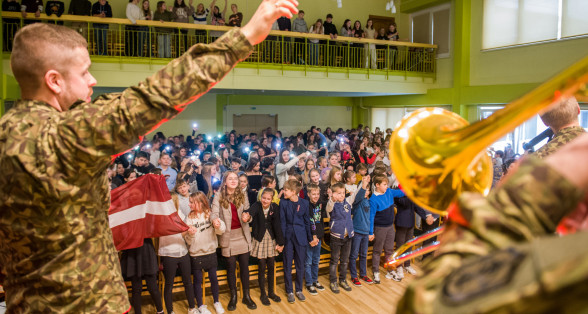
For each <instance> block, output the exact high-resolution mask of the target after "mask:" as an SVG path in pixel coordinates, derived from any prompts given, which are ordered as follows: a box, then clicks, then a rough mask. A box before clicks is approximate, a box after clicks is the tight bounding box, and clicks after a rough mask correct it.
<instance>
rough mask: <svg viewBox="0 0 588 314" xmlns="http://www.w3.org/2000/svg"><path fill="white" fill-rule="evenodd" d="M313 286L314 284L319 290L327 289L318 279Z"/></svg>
mask: <svg viewBox="0 0 588 314" xmlns="http://www.w3.org/2000/svg"><path fill="white" fill-rule="evenodd" d="M313 286H314V287H315V288H316V290H318V291H325V287H323V285H321V283H320V282H318V281H317V282H315V283H314V285H313Z"/></svg>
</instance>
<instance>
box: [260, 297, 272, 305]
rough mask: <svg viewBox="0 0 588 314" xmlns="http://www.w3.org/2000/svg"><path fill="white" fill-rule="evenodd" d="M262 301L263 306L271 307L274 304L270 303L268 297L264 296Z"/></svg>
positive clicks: (261, 298)
mask: <svg viewBox="0 0 588 314" xmlns="http://www.w3.org/2000/svg"><path fill="white" fill-rule="evenodd" d="M259 299H260V300H261V304H263V305H271V304H272V303H271V302H270V300H269V298H268V297H267V295H265V294H264V295H262V296H261V297H260V298H259Z"/></svg>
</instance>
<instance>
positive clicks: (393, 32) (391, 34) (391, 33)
mask: <svg viewBox="0 0 588 314" xmlns="http://www.w3.org/2000/svg"><path fill="white" fill-rule="evenodd" d="M386 36H387V37H388V40H391V41H398V39H399V38H400V37H399V36H398V30H397V29H396V23H392V24H390V26H389V27H388V33H387V34H386ZM396 55H398V48H397V47H396V46H390V56H389V60H390V67H391V69H392V70H396Z"/></svg>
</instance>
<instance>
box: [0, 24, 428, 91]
mask: <svg viewBox="0 0 588 314" xmlns="http://www.w3.org/2000/svg"><path fill="white" fill-rule="evenodd" d="M2 19H3V23H4V24H3V28H4V32H3V50H4V52H5V53H10V50H11V40H12V38H13V36H14V33H15V32H16V31H17V30H18V28H20V27H21V26H22V25H24V24H25V23H30V22H34V21H43V22H47V23H56V24H62V25H66V26H68V27H72V28H75V29H76V30H78V31H79V32H80V34H82V35H83V36H84V37H85V38H86V40H87V41H88V51H89V53H90V56H91V57H92V61H93V62H94V63H96V62H98V63H99V62H105V63H113V62H114V63H131V64H155V65H157V64H160V65H163V64H166V63H167V62H169V60H170V59H172V58H176V57H178V56H179V55H181V54H182V53H184V52H185V51H186V50H187V49H188V48H189V47H190V46H192V45H194V44H198V43H210V42H213V41H214V40H215V39H216V38H218V37H219V36H221V35H222V34H223V33H224V32H226V31H228V30H230V29H231V28H230V27H224V26H211V25H197V24H189V23H174V22H166V23H162V22H157V21H137V24H131V23H130V21H129V20H127V19H119V18H99V17H89V16H88V17H86V16H84V17H80V16H75V15H62V16H61V17H59V18H57V17H56V16H46V15H45V14H42V15H41V17H39V18H35V17H34V16H33V14H30V13H29V14H28V16H27V18H26V19H23V17H22V15H21V14H20V13H19V12H2ZM436 51H437V47H436V46H435V45H429V44H417V43H410V42H397V41H383V40H370V39H356V38H349V37H339V38H337V39H334V40H332V39H331V38H330V37H329V36H324V35H315V34H304V33H294V32H284V31H272V32H271V33H270V36H269V37H268V38H267V39H266V40H265V41H264V42H262V43H261V44H259V45H257V46H256V47H255V49H254V51H253V53H252V54H251V55H250V56H249V58H247V59H246V60H245V61H244V62H241V63H240V64H239V65H238V66H237V67H238V68H252V69H257V73H258V74H259V75H261V74H260V71H261V70H263V69H270V70H278V71H280V72H281V73H282V75H283V74H284V73H285V72H286V71H298V72H303V75H304V76H306V75H308V73H310V72H322V73H325V75H326V76H327V77H328V76H329V75H331V74H332V73H343V74H344V75H345V76H346V77H347V78H349V77H350V75H355V76H357V75H361V76H363V79H370V78H371V77H378V79H379V80H382V79H384V80H388V78H389V77H391V76H396V77H404V78H407V77H422V78H423V79H424V78H432V79H433V80H434V79H435V73H436ZM339 75H340V74H339Z"/></svg>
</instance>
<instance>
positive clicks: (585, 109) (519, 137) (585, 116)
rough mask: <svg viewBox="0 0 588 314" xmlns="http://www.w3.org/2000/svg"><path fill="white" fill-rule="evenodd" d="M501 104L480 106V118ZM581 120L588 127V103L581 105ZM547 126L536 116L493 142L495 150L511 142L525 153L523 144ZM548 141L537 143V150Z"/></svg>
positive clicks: (516, 151) (487, 115) (515, 149)
mask: <svg viewBox="0 0 588 314" xmlns="http://www.w3.org/2000/svg"><path fill="white" fill-rule="evenodd" d="M502 108H503V107H501V106H479V107H478V118H479V119H480V120H482V119H486V118H488V117H489V116H490V115H492V114H493V113H494V112H495V111H497V110H499V109H502ZM578 118H579V120H580V125H581V126H582V127H583V128H584V129H587V128H588V105H580V115H579V116H578ZM545 129H547V127H546V126H545V124H543V121H541V118H539V116H538V115H537V116H534V117H533V118H531V119H529V120H528V121H526V122H525V123H523V124H522V125H519V126H518V127H517V128H516V129H515V130H514V131H512V132H510V133H508V134H507V135H506V136H505V137H503V138H501V139H500V140H498V141H496V142H495V143H494V144H492V147H493V148H494V150H504V147H506V145H508V144H510V145H511V146H512V147H513V149H514V152H515V153H516V154H521V155H522V154H523V153H524V152H525V151H524V149H523V144H524V143H528V142H529V141H530V140H532V139H533V138H534V137H535V136H537V135H538V134H540V133H541V132H543V131H545ZM545 143H547V139H544V140H543V141H541V142H539V143H538V144H536V145H535V150H537V149H539V148H540V147H541V146H543V145H544V144H545Z"/></svg>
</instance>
